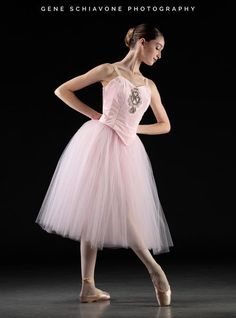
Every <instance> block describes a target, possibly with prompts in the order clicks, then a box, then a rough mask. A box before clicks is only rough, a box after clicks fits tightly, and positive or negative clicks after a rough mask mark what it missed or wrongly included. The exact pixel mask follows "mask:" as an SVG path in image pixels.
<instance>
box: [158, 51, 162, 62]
mask: <svg viewBox="0 0 236 318" xmlns="http://www.w3.org/2000/svg"><path fill="white" fill-rule="evenodd" d="M157 59H158V60H159V59H161V52H160V51H159V52H158V54H157Z"/></svg>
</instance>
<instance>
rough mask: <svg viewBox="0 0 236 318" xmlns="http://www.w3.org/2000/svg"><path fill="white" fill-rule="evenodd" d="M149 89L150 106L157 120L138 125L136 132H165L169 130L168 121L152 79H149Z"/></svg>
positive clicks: (150, 133) (153, 133)
mask: <svg viewBox="0 0 236 318" xmlns="http://www.w3.org/2000/svg"><path fill="white" fill-rule="evenodd" d="M149 86H150V89H151V108H152V110H153V113H154V115H155V117H156V120H157V122H156V123H155V124H150V125H138V129H137V133H139V134H146V135H159V134H165V133H168V132H169V131H170V121H169V118H168V116H167V113H166V111H165V108H164V106H163V105H162V102H161V97H160V94H159V92H158V90H157V87H156V85H155V84H154V82H153V81H151V80H149Z"/></svg>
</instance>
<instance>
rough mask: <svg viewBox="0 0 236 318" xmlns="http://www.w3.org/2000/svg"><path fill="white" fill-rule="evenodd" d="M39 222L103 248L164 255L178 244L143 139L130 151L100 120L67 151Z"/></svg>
mask: <svg viewBox="0 0 236 318" xmlns="http://www.w3.org/2000/svg"><path fill="white" fill-rule="evenodd" d="M36 223H38V224H39V225H40V226H41V227H42V228H43V229H45V230H46V231H47V232H49V233H56V234H59V235H62V236H64V237H68V238H70V239H73V240H78V241H79V240H81V239H83V240H86V241H89V242H90V243H91V246H93V247H97V248H99V249H102V248H103V247H125V248H128V247H136V246H139V245H140V244H141V245H142V246H145V247H146V248H148V249H152V250H153V253H154V254H158V253H162V252H167V251H169V247H170V246H172V245H173V243H172V239H171V235H170V232H169V228H168V225H167V222H166V219H165V216H164V213H163V211H162V207H161V203H160V201H159V198H158V193H157V188H156V183H155V180H154V176H153V171H152V167H151V163H150V160H149V157H148V155H147V153H146V150H145V148H144V146H143V144H142V142H141V140H140V138H139V137H138V135H136V137H135V138H134V141H133V142H132V143H131V144H130V145H129V146H126V145H125V144H124V143H123V142H122V141H121V139H120V137H119V136H118V134H117V133H116V132H115V131H114V130H113V129H112V128H111V127H109V126H107V125H105V124H103V123H101V122H99V121H98V120H89V121H87V122H85V123H84V124H83V125H82V126H81V127H80V129H79V130H78V131H77V132H76V134H75V135H74V136H73V137H72V138H71V140H70V142H69V143H68V145H67V146H66V148H65V149H64V151H63V153H62V155H61V157H60V159H59V161H58V164H57V167H56V169H55V172H54V175H53V177H52V180H51V183H50V185H49V187H48V190H47V193H46V196H45V198H44V201H43V203H42V206H41V209H40V211H39V214H38V216H37V219H36Z"/></svg>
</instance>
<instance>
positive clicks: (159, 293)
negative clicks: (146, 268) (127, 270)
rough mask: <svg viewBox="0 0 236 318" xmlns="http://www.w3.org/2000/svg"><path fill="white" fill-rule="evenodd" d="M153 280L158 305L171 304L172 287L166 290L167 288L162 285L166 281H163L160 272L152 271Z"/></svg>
mask: <svg viewBox="0 0 236 318" xmlns="http://www.w3.org/2000/svg"><path fill="white" fill-rule="evenodd" d="M150 276H151V280H152V282H153V285H154V289H155V293H156V298H157V302H158V305H159V306H161V307H163V306H171V289H170V287H169V289H167V290H166V288H164V287H162V286H161V285H164V282H163V281H161V278H160V274H159V273H150Z"/></svg>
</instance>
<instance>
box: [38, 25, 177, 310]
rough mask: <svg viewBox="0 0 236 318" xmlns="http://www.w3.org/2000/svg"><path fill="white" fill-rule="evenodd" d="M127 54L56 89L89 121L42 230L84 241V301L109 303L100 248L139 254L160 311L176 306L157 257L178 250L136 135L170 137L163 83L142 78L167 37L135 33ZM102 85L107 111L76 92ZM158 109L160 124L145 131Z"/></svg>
mask: <svg viewBox="0 0 236 318" xmlns="http://www.w3.org/2000/svg"><path fill="white" fill-rule="evenodd" d="M125 44H126V46H127V47H128V48H129V52H128V54H127V55H126V56H125V57H124V58H123V59H122V60H121V61H118V62H114V63H112V64H110V63H104V64H102V65H98V66H97V67H95V68H93V69H91V70H89V71H88V72H87V73H85V74H82V75H79V76H77V77H75V78H73V79H71V80H69V81H67V82H65V83H64V84H62V85H61V86H59V87H58V88H57V89H56V90H55V94H56V95H57V96H58V97H59V98H60V99H61V100H62V101H63V102H65V103H66V104H67V105H68V106H70V107H72V108H73V109H75V110H76V111H78V112H80V113H82V114H84V115H85V116H87V117H89V118H90V120H88V121H86V122H85V123H84V124H83V125H82V126H81V127H80V129H79V130H78V131H77V132H76V133H75V135H74V136H73V137H72V138H71V140H70V142H69V143H68V145H67V146H66V148H65V150H64V151H63V153H62V155H61V157H60V159H59V162H58V164H57V167H56V169H55V172H54V175H53V178H52V180H51V183H50V185H49V188H48V191H47V194H46V196H45V198H44V201H43V204H42V206H41V209H40V212H39V214H38V217H37V219H36V223H38V224H39V225H40V226H41V227H42V228H43V229H45V230H46V231H47V232H49V233H55V234H59V235H62V236H64V237H68V238H70V239H73V240H77V241H80V248H81V274H82V288H81V292H80V301H81V302H92V301H98V300H99V301H101V300H107V299H110V295H109V293H107V292H105V291H102V290H100V289H97V288H96V287H95V282H94V270H95V263H96V256H97V249H102V248H103V247H110V248H111V247H124V248H128V247H129V248H132V249H133V251H134V252H135V253H136V254H137V256H138V257H139V258H140V259H141V261H142V262H143V263H144V265H145V266H146V268H147V270H148V272H149V274H150V278H151V279H152V282H153V285H154V288H155V292H156V297H157V301H158V303H159V305H160V306H166V305H170V303H171V289H170V285H169V283H168V280H167V277H166V275H165V273H164V271H163V270H162V268H161V266H160V265H159V264H158V263H157V262H156V261H155V259H154V257H153V256H152V254H151V252H150V250H152V251H153V254H159V253H163V252H168V251H169V247H170V246H173V242H172V239H171V235H170V232H169V228H168V224H167V222H166V219H165V216H164V213H163V210H162V207H161V203H160V201H159V198H158V193H157V188H156V184H155V180H154V176H153V171H152V167H151V163H150V160H149V157H148V155H147V153H146V151H145V148H144V146H143V143H142V142H141V140H140V138H139V137H138V135H137V134H148V135H158V134H164V133H168V132H169V131H170V122H169V119H168V116H167V113H166V111H165V109H164V107H163V105H162V102H161V98H160V95H159V92H158V90H157V87H156V85H155V84H154V82H153V81H152V80H150V79H147V78H145V77H144V76H143V75H142V74H141V72H140V65H141V63H145V64H146V65H150V66H152V65H154V64H155V63H156V61H158V59H160V58H161V52H162V50H163V48H164V45H165V41H164V37H163V35H162V33H161V32H160V31H159V30H158V29H157V28H155V27H153V26H151V25H148V24H140V25H137V26H136V27H135V28H131V29H130V30H129V31H128V33H127V35H126V37H125ZM95 82H101V84H102V85H103V112H102V114H100V113H99V112H97V111H96V110H94V109H93V108H91V107H89V106H88V105H86V104H85V103H84V102H82V101H81V100H80V99H79V98H78V97H77V95H76V94H75V91H78V90H81V89H82V88H84V87H86V86H88V85H91V84H93V83H95ZM149 105H150V106H151V108H152V110H153V113H154V115H155V117H156V121H157V122H156V123H154V124H149V125H139V122H140V121H141V118H142V116H143V114H144V113H145V111H146V110H147V108H148V107H149Z"/></svg>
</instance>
